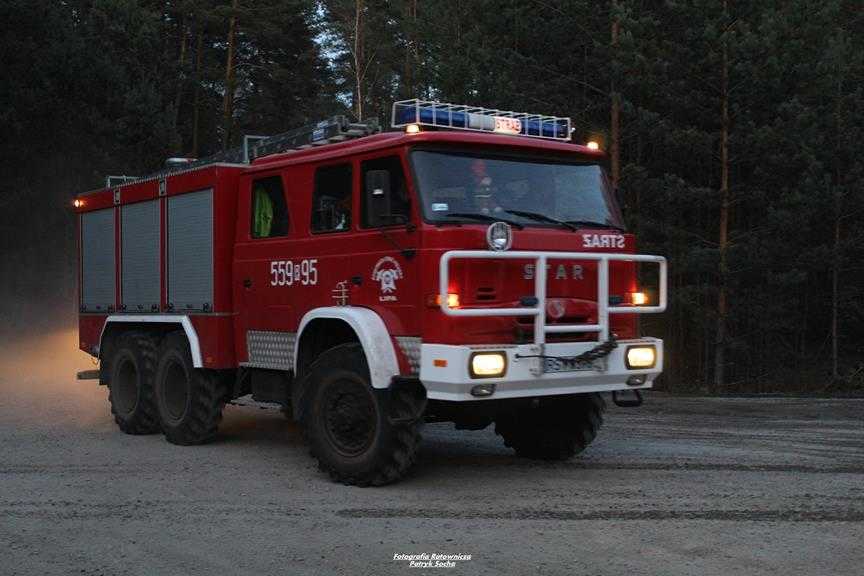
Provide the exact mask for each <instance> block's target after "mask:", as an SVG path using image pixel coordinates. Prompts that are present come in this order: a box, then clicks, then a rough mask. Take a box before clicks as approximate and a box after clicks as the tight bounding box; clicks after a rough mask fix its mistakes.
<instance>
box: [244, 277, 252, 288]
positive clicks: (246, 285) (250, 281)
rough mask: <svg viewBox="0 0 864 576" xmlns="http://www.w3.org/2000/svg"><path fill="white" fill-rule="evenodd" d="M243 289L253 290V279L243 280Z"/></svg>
mask: <svg viewBox="0 0 864 576" xmlns="http://www.w3.org/2000/svg"><path fill="white" fill-rule="evenodd" d="M243 287H244V288H251V287H252V279H251V278H244V279H243Z"/></svg>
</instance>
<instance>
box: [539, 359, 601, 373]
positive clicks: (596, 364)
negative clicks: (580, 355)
mask: <svg viewBox="0 0 864 576" xmlns="http://www.w3.org/2000/svg"><path fill="white" fill-rule="evenodd" d="M604 369H605V364H604V362H603V360H593V361H592V360H573V359H568V358H544V359H543V372H546V373H549V372H586V371H588V372H590V371H597V372H602V371H603V370H604Z"/></svg>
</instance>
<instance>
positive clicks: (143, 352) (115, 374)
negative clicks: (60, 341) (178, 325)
mask: <svg viewBox="0 0 864 576" xmlns="http://www.w3.org/2000/svg"><path fill="white" fill-rule="evenodd" d="M156 345H157V341H156V339H155V338H154V337H152V336H150V335H148V334H146V333H144V332H125V333H123V334H121V335H120V336H119V337H118V338H117V343H116V345H115V347H114V351H113V352H112V354H111V358H110V361H108V362H107V363H106V364H107V366H106V371H107V372H108V374H106V376H107V381H108V382H109V386H108V401H109V402H110V403H111V414H113V415H114V422H116V423H117V426H118V427H119V428H120V430H122V431H123V432H125V433H126V434H153V433H154V432H158V431H159V420H158V418H157V415H156V401H155V399H154V397H153V382H154V378H155V373H156Z"/></svg>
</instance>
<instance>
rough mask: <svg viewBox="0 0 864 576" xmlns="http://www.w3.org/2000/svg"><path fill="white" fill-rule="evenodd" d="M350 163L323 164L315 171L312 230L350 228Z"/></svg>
mask: <svg viewBox="0 0 864 576" xmlns="http://www.w3.org/2000/svg"><path fill="white" fill-rule="evenodd" d="M351 187H352V181H351V165H350V164H340V165H338V166H325V167H324V168H319V169H318V170H317V171H316V172H315V193H314V195H313V196H312V232H342V231H345V230H350V229H351Z"/></svg>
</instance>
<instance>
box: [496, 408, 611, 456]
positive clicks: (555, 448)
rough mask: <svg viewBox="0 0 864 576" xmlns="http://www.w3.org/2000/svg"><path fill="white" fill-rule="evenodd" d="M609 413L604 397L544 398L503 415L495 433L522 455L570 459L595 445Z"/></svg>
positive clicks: (497, 422) (497, 420)
mask: <svg viewBox="0 0 864 576" xmlns="http://www.w3.org/2000/svg"><path fill="white" fill-rule="evenodd" d="M605 410H606V402H605V401H604V400H603V397H602V396H601V395H600V394H578V395H573V396H550V397H544V398H540V399H539V401H537V402H528V403H525V404H523V405H520V406H519V408H517V409H515V410H513V411H512V412H508V413H506V414H502V415H500V416H499V417H498V418H496V421H495V433H496V434H498V435H499V436H501V437H503V438H504V444H505V445H506V446H508V447H509V448H513V449H514V450H515V451H516V454H517V455H518V456H521V457H524V458H532V459H535V460H566V459H568V458H571V457H573V456H575V455H576V454H578V453H580V452H582V451H583V450H585V448H587V447H588V445H589V444H591V442H592V441H593V440H594V438H595V437H596V436H597V433H598V432H599V431H600V427H601V426H602V425H603V412H604V411H605Z"/></svg>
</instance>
